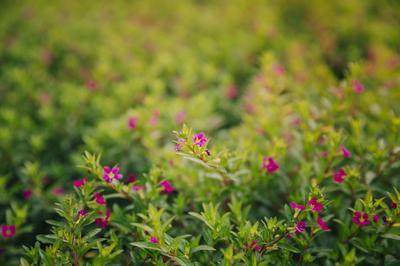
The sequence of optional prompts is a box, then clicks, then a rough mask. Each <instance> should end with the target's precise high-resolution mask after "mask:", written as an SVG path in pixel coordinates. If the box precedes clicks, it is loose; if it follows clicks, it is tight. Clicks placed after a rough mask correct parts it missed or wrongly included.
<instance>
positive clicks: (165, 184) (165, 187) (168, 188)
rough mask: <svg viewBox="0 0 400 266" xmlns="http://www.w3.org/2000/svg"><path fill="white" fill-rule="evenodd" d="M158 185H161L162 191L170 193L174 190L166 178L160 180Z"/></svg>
mask: <svg viewBox="0 0 400 266" xmlns="http://www.w3.org/2000/svg"><path fill="white" fill-rule="evenodd" d="M160 186H162V187H163V191H164V192H165V193H172V192H174V187H173V186H172V185H171V183H170V182H169V181H168V180H164V181H161V182H160Z"/></svg>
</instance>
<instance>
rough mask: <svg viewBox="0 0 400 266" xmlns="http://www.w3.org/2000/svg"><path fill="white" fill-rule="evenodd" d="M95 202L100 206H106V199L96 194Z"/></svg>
mask: <svg viewBox="0 0 400 266" xmlns="http://www.w3.org/2000/svg"><path fill="white" fill-rule="evenodd" d="M94 200H95V201H96V203H97V204H99V205H106V199H105V198H104V197H103V196H102V195H101V194H99V193H94Z"/></svg>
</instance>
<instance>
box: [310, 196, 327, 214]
mask: <svg viewBox="0 0 400 266" xmlns="http://www.w3.org/2000/svg"><path fill="white" fill-rule="evenodd" d="M308 205H309V206H310V207H311V210H313V211H315V212H317V213H320V212H321V211H322V210H323V209H324V205H323V204H322V203H320V202H318V201H317V198H312V199H310V200H309V201H308Z"/></svg>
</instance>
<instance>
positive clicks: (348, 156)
mask: <svg viewBox="0 0 400 266" xmlns="http://www.w3.org/2000/svg"><path fill="white" fill-rule="evenodd" d="M340 150H341V151H342V154H343V156H344V157H346V158H350V157H351V152H350V151H349V150H348V149H346V147H345V146H344V145H340Z"/></svg>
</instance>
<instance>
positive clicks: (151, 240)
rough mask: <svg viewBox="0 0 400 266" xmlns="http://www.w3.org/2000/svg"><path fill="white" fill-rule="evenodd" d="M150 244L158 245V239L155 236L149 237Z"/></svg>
mask: <svg viewBox="0 0 400 266" xmlns="http://www.w3.org/2000/svg"><path fill="white" fill-rule="evenodd" d="M150 242H151V243H153V244H158V239H157V237H155V236H152V237H150Z"/></svg>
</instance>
